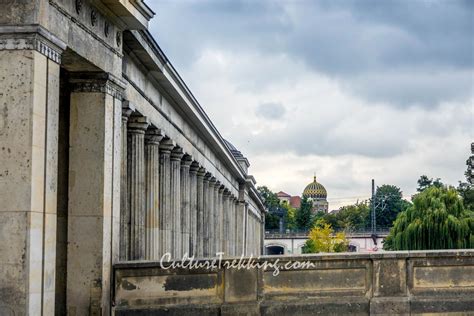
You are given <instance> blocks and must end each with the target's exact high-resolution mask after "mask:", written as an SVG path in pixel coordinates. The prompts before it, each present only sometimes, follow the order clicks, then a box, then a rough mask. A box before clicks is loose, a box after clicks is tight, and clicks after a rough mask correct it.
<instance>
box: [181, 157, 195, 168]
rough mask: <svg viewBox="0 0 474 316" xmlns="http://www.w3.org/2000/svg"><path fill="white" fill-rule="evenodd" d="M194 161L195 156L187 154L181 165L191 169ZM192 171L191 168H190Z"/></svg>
mask: <svg viewBox="0 0 474 316" xmlns="http://www.w3.org/2000/svg"><path fill="white" fill-rule="evenodd" d="M192 163H193V157H192V156H191V155H187V154H185V155H184V156H183V159H181V167H182V168H189V169H191V164H192ZM190 171H191V170H190Z"/></svg>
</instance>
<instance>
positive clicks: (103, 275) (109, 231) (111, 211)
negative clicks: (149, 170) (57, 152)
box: [67, 74, 146, 315]
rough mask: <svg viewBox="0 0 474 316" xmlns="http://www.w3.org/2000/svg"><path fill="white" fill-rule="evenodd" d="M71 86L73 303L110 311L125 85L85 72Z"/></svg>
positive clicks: (77, 308)
mask: <svg viewBox="0 0 474 316" xmlns="http://www.w3.org/2000/svg"><path fill="white" fill-rule="evenodd" d="M70 84H71V90H72V92H71V102H70V106H71V111H70V137H69V140H70V149H69V203H68V254H67V255H68V260H67V307H68V310H69V311H74V312H75V313H76V314H77V315H88V314H93V315H94V314H102V315H108V314H109V313H110V293H111V291H110V284H111V278H110V276H111V274H112V271H111V270H112V264H113V262H114V253H115V252H116V251H117V250H118V248H119V247H118V246H119V240H118V238H114V236H115V234H116V233H118V232H119V230H120V215H119V209H120V182H121V179H120V169H121V163H120V154H121V148H120V147H121V139H120V133H121V120H122V118H121V116H122V101H121V100H122V95H121V93H120V91H121V89H122V88H121V86H119V85H121V82H120V81H119V80H118V79H115V78H114V77H112V76H110V75H108V74H100V75H98V74H89V75H87V74H81V77H71V79H70ZM137 123H138V122H137ZM129 124H130V123H129ZM145 125H146V124H145ZM140 138H141V139H142V140H143V134H142V135H141V137H140V136H137V139H140ZM130 148H134V146H133V145H132V146H131V147H129V149H130ZM135 167H137V165H133V166H130V168H129V172H130V171H132V170H134V168H135ZM137 177H138V174H137ZM137 177H134V179H135V180H139V179H137ZM142 184H143V183H142ZM134 205H135V204H134ZM131 210H132V211H134V210H135V209H131ZM115 223H117V224H118V225H117V227H116V226H115V225H116V224H115ZM115 244H116V245H117V249H115Z"/></svg>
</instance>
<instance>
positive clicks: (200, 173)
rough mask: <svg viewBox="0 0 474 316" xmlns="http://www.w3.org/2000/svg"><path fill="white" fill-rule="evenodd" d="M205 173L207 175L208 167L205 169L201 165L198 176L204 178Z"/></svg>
mask: <svg viewBox="0 0 474 316" xmlns="http://www.w3.org/2000/svg"><path fill="white" fill-rule="evenodd" d="M205 175H206V169H204V168H203V167H200V168H199V169H198V171H197V176H198V177H200V178H204V177H205Z"/></svg>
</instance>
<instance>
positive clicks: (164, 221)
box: [158, 139, 176, 257]
mask: <svg viewBox="0 0 474 316" xmlns="http://www.w3.org/2000/svg"><path fill="white" fill-rule="evenodd" d="M175 146H176V144H175V143H174V142H173V141H172V140H170V139H166V140H164V141H162V142H161V143H160V199H159V207H160V220H159V223H158V229H159V231H160V240H161V247H160V249H161V253H160V254H159V256H160V257H161V256H162V255H163V254H164V253H167V252H169V253H170V254H171V247H172V239H171V223H172V215H171V158H170V156H171V150H172V149H173V148H174V147H175Z"/></svg>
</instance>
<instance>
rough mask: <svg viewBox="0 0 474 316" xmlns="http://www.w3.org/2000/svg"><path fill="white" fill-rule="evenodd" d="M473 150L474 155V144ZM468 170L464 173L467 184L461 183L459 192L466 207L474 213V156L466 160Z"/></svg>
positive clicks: (473, 144)
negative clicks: (473, 169)
mask: <svg viewBox="0 0 474 316" xmlns="http://www.w3.org/2000/svg"><path fill="white" fill-rule="evenodd" d="M471 150H472V152H473V153H474V143H472V144H471ZM466 165H467V170H466V172H465V173H464V175H465V176H466V181H467V182H461V181H459V186H458V187H457V190H458V192H459V195H461V197H462V200H463V203H464V207H465V208H467V209H469V210H471V211H474V178H473V173H472V167H473V165H474V155H472V156H470V157H469V158H468V159H467V160H466Z"/></svg>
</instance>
